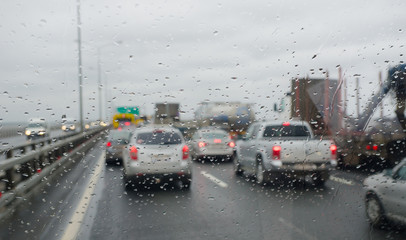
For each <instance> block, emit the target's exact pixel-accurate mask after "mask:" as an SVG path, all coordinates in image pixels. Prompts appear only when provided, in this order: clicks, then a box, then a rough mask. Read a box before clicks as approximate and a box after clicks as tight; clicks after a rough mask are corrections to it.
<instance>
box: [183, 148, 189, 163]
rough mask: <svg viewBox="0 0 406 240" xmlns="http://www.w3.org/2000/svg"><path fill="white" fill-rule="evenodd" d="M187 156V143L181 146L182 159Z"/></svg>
mask: <svg viewBox="0 0 406 240" xmlns="http://www.w3.org/2000/svg"><path fill="white" fill-rule="evenodd" d="M188 158H189V147H188V146H187V145H185V146H183V148H182V159H183V160H186V159H188Z"/></svg>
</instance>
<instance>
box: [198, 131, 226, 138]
mask: <svg viewBox="0 0 406 240" xmlns="http://www.w3.org/2000/svg"><path fill="white" fill-rule="evenodd" d="M202 137H203V138H206V139H212V138H227V137H228V134H227V133H223V132H210V133H202Z"/></svg>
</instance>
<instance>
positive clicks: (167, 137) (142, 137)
mask: <svg viewBox="0 0 406 240" xmlns="http://www.w3.org/2000/svg"><path fill="white" fill-rule="evenodd" d="M136 142H137V144H143V145H171V144H180V143H182V137H181V136H180V135H179V134H178V133H174V132H145V133H139V134H138V135H137V138H136Z"/></svg>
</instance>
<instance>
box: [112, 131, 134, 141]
mask: <svg viewBox="0 0 406 240" xmlns="http://www.w3.org/2000/svg"><path fill="white" fill-rule="evenodd" d="M130 137H131V133H129V132H126V131H111V132H110V134H109V139H110V140H129V139H130Z"/></svg>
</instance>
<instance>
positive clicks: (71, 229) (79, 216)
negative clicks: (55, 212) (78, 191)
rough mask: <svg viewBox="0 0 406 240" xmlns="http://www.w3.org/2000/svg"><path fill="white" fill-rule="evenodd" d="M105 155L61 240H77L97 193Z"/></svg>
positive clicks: (103, 154)
mask: <svg viewBox="0 0 406 240" xmlns="http://www.w3.org/2000/svg"><path fill="white" fill-rule="evenodd" d="M104 159H105V153H102V155H101V156H100V159H99V160H98V161H97V163H96V168H95V169H94V172H93V175H92V177H91V178H90V181H89V182H88V184H87V186H88V187H87V188H86V190H85V192H84V193H83V195H82V198H81V199H80V202H79V204H78V206H77V207H76V209H75V211H74V214H73V216H72V218H71V219H70V221H69V225H68V227H67V228H66V230H65V233H64V234H63V236H62V238H61V240H68V239H69V240H70V239H76V238H77V237H78V233H79V230H80V226H81V225H82V223H83V218H84V217H85V214H86V211H87V208H88V207H89V202H90V200H91V198H92V195H93V193H94V191H95V187H96V184H97V182H98V181H99V179H100V174H101V172H102V170H103V167H104Z"/></svg>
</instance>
